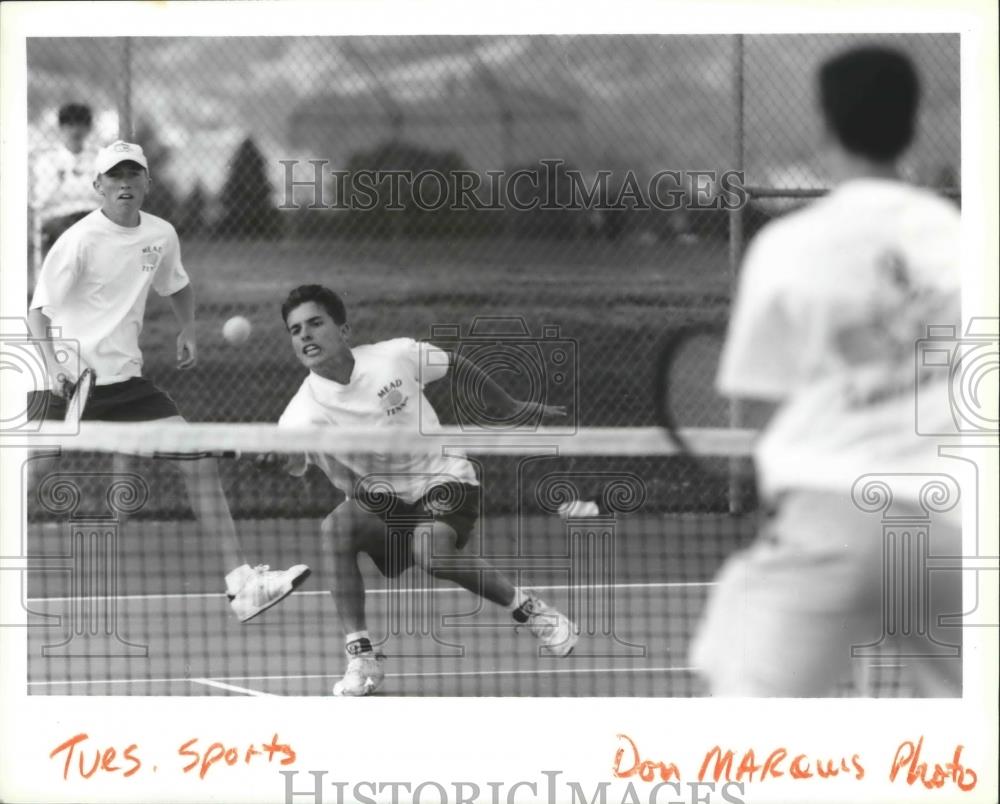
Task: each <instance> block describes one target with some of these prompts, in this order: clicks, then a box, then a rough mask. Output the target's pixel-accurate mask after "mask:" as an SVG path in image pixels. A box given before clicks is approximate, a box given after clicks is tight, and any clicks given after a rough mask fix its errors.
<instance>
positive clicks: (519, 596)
mask: <svg viewBox="0 0 1000 804" xmlns="http://www.w3.org/2000/svg"><path fill="white" fill-rule="evenodd" d="M529 598H530V595H526V594H525V593H524V592H522V591H521V589H520V587H517V586H515V587H514V597H513V599H512V600H511V601H510V603H508V604H507V611H517V610H518V609H519V608H521V606H523V605H524V603H525V601H526V600H528V599H529Z"/></svg>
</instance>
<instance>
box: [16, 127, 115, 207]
mask: <svg viewBox="0 0 1000 804" xmlns="http://www.w3.org/2000/svg"><path fill="white" fill-rule="evenodd" d="M96 155H97V154H96V152H95V151H94V150H93V149H92V148H84V149H83V150H82V151H80V153H78V154H75V153H73V152H72V151H71V150H69V148H67V147H66V146H65V145H63V144H62V143H60V144H59V145H57V146H54V147H52V148H48V149H46V150H44V151H39V152H38V153H37V154H35V157H34V171H33V182H32V196H31V204H32V206H33V207H34V208H35V209H36V210H37V211H38V214H39V216H40V217H41V219H42V221H47V220H49V219H51V218H58V217H61V216H63V215H72V214H74V213H76V212H87V211H89V210H92V209H97V207H99V206H100V205H101V197H100V196H99V195H98V194H97V191H96V190H95V189H94V177H95V175H96V168H95V167H94V158H95V157H96Z"/></svg>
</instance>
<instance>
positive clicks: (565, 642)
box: [522, 594, 580, 656]
mask: <svg viewBox="0 0 1000 804" xmlns="http://www.w3.org/2000/svg"><path fill="white" fill-rule="evenodd" d="M522 610H523V611H525V612H526V613H527V615H528V628H529V629H530V630H531V633H532V634H533V635H534V636H535V637H536V638H537V639H538V641H539V642H540V643H541V644H542V653H543V654H547V655H549V656H569V654H571V653H572V652H573V648H575V647H576V643H577V641H578V640H579V639H580V629H579V628H577V627H576V623H574V622H573V621H572V620H570V619H569V618H568V617H567V616H566V615H565V614H562V613H561V612H559V611H557V610H556V609H554V608H552V607H551V606H550V605H549V604H548V603H546V602H545V601H544V600H542V599H541V598H539V597H536V596H535V595H534V594H532V595H531V596H530V598H529V599H528V601H527V603H526V604H525V605H524V606H523V607H522Z"/></svg>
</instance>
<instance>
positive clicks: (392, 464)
mask: <svg viewBox="0 0 1000 804" xmlns="http://www.w3.org/2000/svg"><path fill="white" fill-rule="evenodd" d="M351 354H352V355H354V371H353V373H352V374H351V381H350V382H349V383H348V384H347V385H341V384H340V383H338V382H334V381H332V380H327V379H325V378H323V377H320V376H319V375H318V374H315V373H312V372H310V373H309V376H307V377H306V378H305V380H303V382H302V385H301V387H300V388H299V390H298V391H297V392H296V394H295V396H294V397H292V400H291V401H290V402H289V403H288V406H287V407H286V408H285V412H284V413H282V414H281V418H280V419H279V420H278V424H279V426H282V427H314V426H317V425H332V426H334V427H344V428H367V427H398V428H400V429H401V430H403V431H405V432H407V433H418V432H424V433H428V432H435V431H438V430H440V428H441V425H440V422H439V420H438V417H437V414H436V413H435V412H434V409H433V408H432V407H431V405H430V403H429V402H428V401H427V399H426V397H424V393H423V386H424V385H425V384H426V383H428V382H433V381H434V380H439V379H441V378H442V377H443V376H444V375H445V374H446V373H447V371H448V355H447V353H446V352H444V351H442V350H441V349H438V348H437V347H435V346H431V345H430V344H426V343H425V344H421V343H418V342H417V341H414V340H413V339H411V338H395V339H393V340H390V341H381V342H380V343H373V344H368V345H364V346H357V347H355V348H354V349H352V350H351ZM306 462H307V463H312V464H315V465H316V466H318V467H319V468H320V469H322V470H323V472H324V473H325V474H326V476H327V477H328V478H329V479H330V482H331V483H333V485H335V486H336V487H337V488H339V489H340V490H341V491H343V492H344V493H345V494H346V495H347V496H348V497H353V496H355V491H354V489H355V485H356V483H357V482H358V480H363V482H364V483H365V484H366V486H369V487H370V486H371V484H373V483H379V484H383V483H384V484H388V485H389V486H391V487H392V489H393V491H394V492H395V494H396V495H397V496H398V497H399V498H400V499H402V500H403V501H404V502H410V503H412V502H416V501H417V500H418V499H420V498H421V497H422V496H423V495H424V494H426V492H427V491H428V490H429V489H430V488H432V487H433V486H435V485H440V484H441V483H445V482H460V483H468V484H470V485H476V484H477V483H478V481H477V479H476V473H475V470H474V469H473V467H472V464H471V463H469V461H468V460H467V459H466V458H465V457H464V456H463V455H462V454H461V453H455V452H454V451H453V450H449V451H448V454H447V455H446V454H444V453H443V452H442V451H437V452H427V453H421V454H417V455H393V454H377V453H375V454H367V455H358V454H354V455H350V454H342V453H336V454H322V453H308V454H307V455H306ZM303 471H304V467H303Z"/></svg>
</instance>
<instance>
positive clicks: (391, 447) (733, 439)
mask: <svg viewBox="0 0 1000 804" xmlns="http://www.w3.org/2000/svg"><path fill="white" fill-rule="evenodd" d="M680 432H681V435H682V436H685V439H686V442H687V443H688V444H689V445H690V448H691V450H692V451H693V452H696V453H697V454H700V455H706V456H737V457H740V456H747V455H749V454H750V453H751V450H752V447H753V441H754V439H755V437H756V431H753V430H748V429H739V428H689V429H684V430H681V431H680ZM31 445H32V447H34V448H55V447H59V448H62V449H65V450H68V451H77V450H78V451H87V452H126V453H132V452H134V453H149V452H178V451H182V452H183V451H212V452H215V451H219V452H226V451H235V452H240V451H242V452H279V453H288V452H326V451H336V452H342V453H343V452H358V453H366V452H379V453H384V454H412V453H414V452H418V451H426V450H435V449H438V448H445V447H451V448H456V447H458V448H461V449H463V450H465V451H466V452H468V453H473V454H474V453H490V452H496V451H498V450H505V449H507V450H513V451H517V450H524V449H533V448H536V447H541V446H545V447H552V446H557V447H558V450H559V454H562V455H593V456H597V455H616V456H630V455H633V456H637V457H639V456H650V455H673V454H677V453H678V451H679V450H678V448H677V446H676V444H674V443H673V442H672V441H671V440H670V438H669V437H668V436H667V434H666V433H665V432H664V431H663V430H662V429H660V428H657V427H587V428H580V429H579V430H576V431H569V430H566V429H559V428H548V429H546V428H542V429H538V430H533V431H502V432H498V431H489V430H485V429H483V430H470V429H465V428H462V429H460V428H442V429H440V430H438V431H435V432H434V433H413V432H398V431H396V430H395V429H393V428H386V427H373V428H357V429H355V428H352V429H340V428H333V427H314V428H283V427H278V426H277V425H274V424H185V423H181V422H177V423H169V424H156V423H155V422H154V423H151V422H138V423H134V424H133V423H110V422H95V423H88V422H84V423H83V424H81V425H80V427H79V430H76V429H75V428H73V429H72V430H69V429H67V428H65V427H63V426H62V425H61V424H57V425H53V426H47V427H45V428H43V429H41V430H39V431H38V432H37V433H34V434H33V435H32V438H31Z"/></svg>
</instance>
